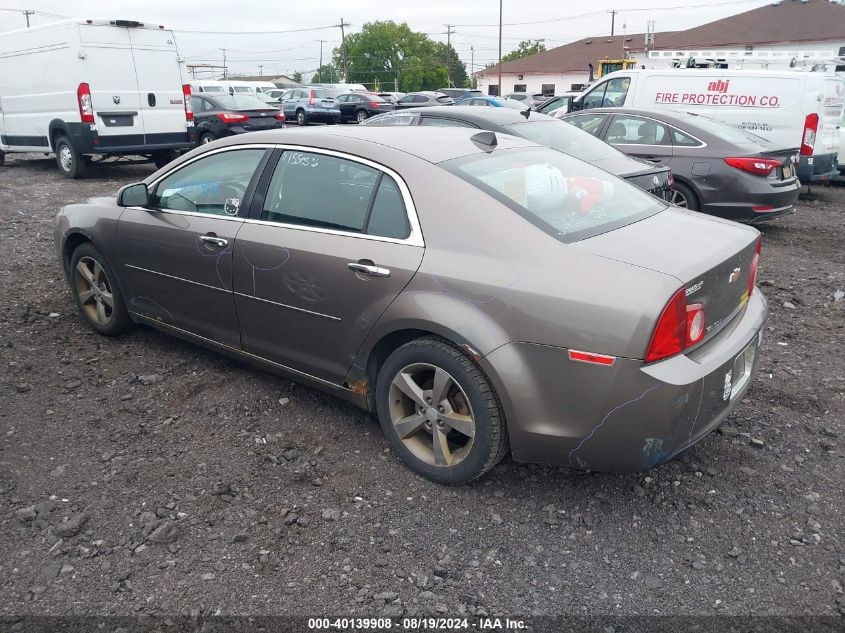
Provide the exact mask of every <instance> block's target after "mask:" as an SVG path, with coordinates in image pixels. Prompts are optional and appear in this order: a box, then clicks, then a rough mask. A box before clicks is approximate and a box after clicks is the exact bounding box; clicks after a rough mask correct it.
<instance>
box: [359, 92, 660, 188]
mask: <svg viewBox="0 0 845 633" xmlns="http://www.w3.org/2000/svg"><path fill="white" fill-rule="evenodd" d="M526 115H527V116H526ZM365 125H367V126H368V127H369V126H386V125H433V126H442V127H469V128H477V129H479V130H490V131H492V132H501V133H503V134H513V135H514V136H521V137H522V138H527V139H529V140H531V141H534V142H536V143H541V144H543V145H545V146H546V147H551V148H552V149H556V150H558V151H560V152H563V153H565V154H570V155H572V156H575V157H577V158H580V159H581V160H585V161H587V162H588V163H591V164H593V165H596V166H597V167H601V168H602V169H605V170H607V171H609V172H610V173H612V174H615V175H617V176H619V177H620V178H624V179H626V180H627V181H629V182H631V183H633V184H635V185H637V186H638V187H640V188H641V189H645V190H646V191H648V192H649V193H651V194H654V195H655V196H657V197H658V198H661V199H663V200H669V199H670V198H671V197H672V189H671V187H672V172H671V171H670V170H669V169H668V168H667V167H664V166H661V165H654V164H653V163H648V162H645V161H642V160H637V159H635V158H631V157H630V156H626V155H625V154H623V153H622V152H620V151H619V150H617V149H614V148H613V147H611V146H610V145H608V144H607V143H604V142H602V141H599V140H597V139H595V138H593V137H592V136H591V135H590V134H587V133H586V132H582V131H580V130H576V129H573V128H572V126H571V125H566V124H565V123H563V121H559V120H557V119H554V118H552V117H549V116H546V115H545V114H539V113H537V112H530V111H529V110H527V109H523V110H522V111H519V110H514V109H512V108H507V107H501V108H496V107H492V108H490V107H486V108H485V107H477V106H464V105H454V106H449V107H442V108H425V109H422V108H421V109H419V110H403V111H402V112H394V113H392V114H385V115H382V116H379V117H377V118H374V119H370V120H368V121H367V122H366V123H365Z"/></svg>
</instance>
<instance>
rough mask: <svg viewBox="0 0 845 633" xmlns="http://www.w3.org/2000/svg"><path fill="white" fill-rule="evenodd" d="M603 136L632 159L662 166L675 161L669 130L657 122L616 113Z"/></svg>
mask: <svg viewBox="0 0 845 633" xmlns="http://www.w3.org/2000/svg"><path fill="white" fill-rule="evenodd" d="M603 134H604V140H605V141H607V142H608V143H610V144H611V145H613V146H614V147H616V148H617V149H619V150H620V151H622V152H625V153H626V154H628V155H629V156H636V157H637V158H642V159H644V160H647V161H649V162H651V163H657V164H661V165H667V164H668V163H669V162H670V161H671V160H672V139H671V137H670V135H669V127H668V126H667V125H665V124H664V123H661V122H660V121H657V120H656V119H650V118H647V117H641V116H634V115H630V114H614V115H613V118H612V119H611V120H610V123H609V124H608V125H607V127H606V129H605V130H604V132H603Z"/></svg>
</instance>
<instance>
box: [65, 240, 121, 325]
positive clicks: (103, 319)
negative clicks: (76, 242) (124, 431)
mask: <svg viewBox="0 0 845 633" xmlns="http://www.w3.org/2000/svg"><path fill="white" fill-rule="evenodd" d="M68 280H69V281H70V289H71V292H73V298H74V300H75V301H76V306H77V308H79V312H80V313H81V314H82V318H83V319H85V322H86V323H88V325H89V326H91V329H93V330H94V331H95V332H97V333H98V334H102V335H103V336H117V335H118V334H122V333H123V332H125V331H126V330H128V329H129V328H130V326H131V325H132V320H131V319H130V317H129V312H128V311H127V310H126V304H125V303H124V302H123V294H122V292H121V290H120V285H119V283H118V281H117V277H115V275H114V271H113V270H112V268H111V266H109V263H108V262H107V261H106V258H105V257H103V254H102V253H101V252H100V251H99V250H98V249H97V248H96V247H95V246H94V245H93V244H91V243H90V242H86V243H84V244H81V245H80V246H79V247H77V249H76V250H75V251H73V255H71V258H70V269H69V270H68Z"/></svg>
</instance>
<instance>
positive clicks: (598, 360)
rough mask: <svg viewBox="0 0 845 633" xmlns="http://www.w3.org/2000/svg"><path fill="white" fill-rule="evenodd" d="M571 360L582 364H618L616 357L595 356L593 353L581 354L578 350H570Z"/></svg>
mask: <svg viewBox="0 0 845 633" xmlns="http://www.w3.org/2000/svg"><path fill="white" fill-rule="evenodd" d="M569 360H575V361H578V362H581V363H593V364H594V365H606V366H608V367H609V366H610V365H612V364H613V363H615V362H616V357H615V356H606V355H605V354H594V353H593V352H581V351H578V350H577V349H571V350H569Z"/></svg>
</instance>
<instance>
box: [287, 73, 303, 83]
mask: <svg viewBox="0 0 845 633" xmlns="http://www.w3.org/2000/svg"><path fill="white" fill-rule="evenodd" d="M290 78H291V79H293V80H294V81H295V82H296V83H298V84H301V83H302V73H301V72H299V71H298V70H297V71H296V72H295V73H293V74H292V75H291V76H290Z"/></svg>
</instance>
